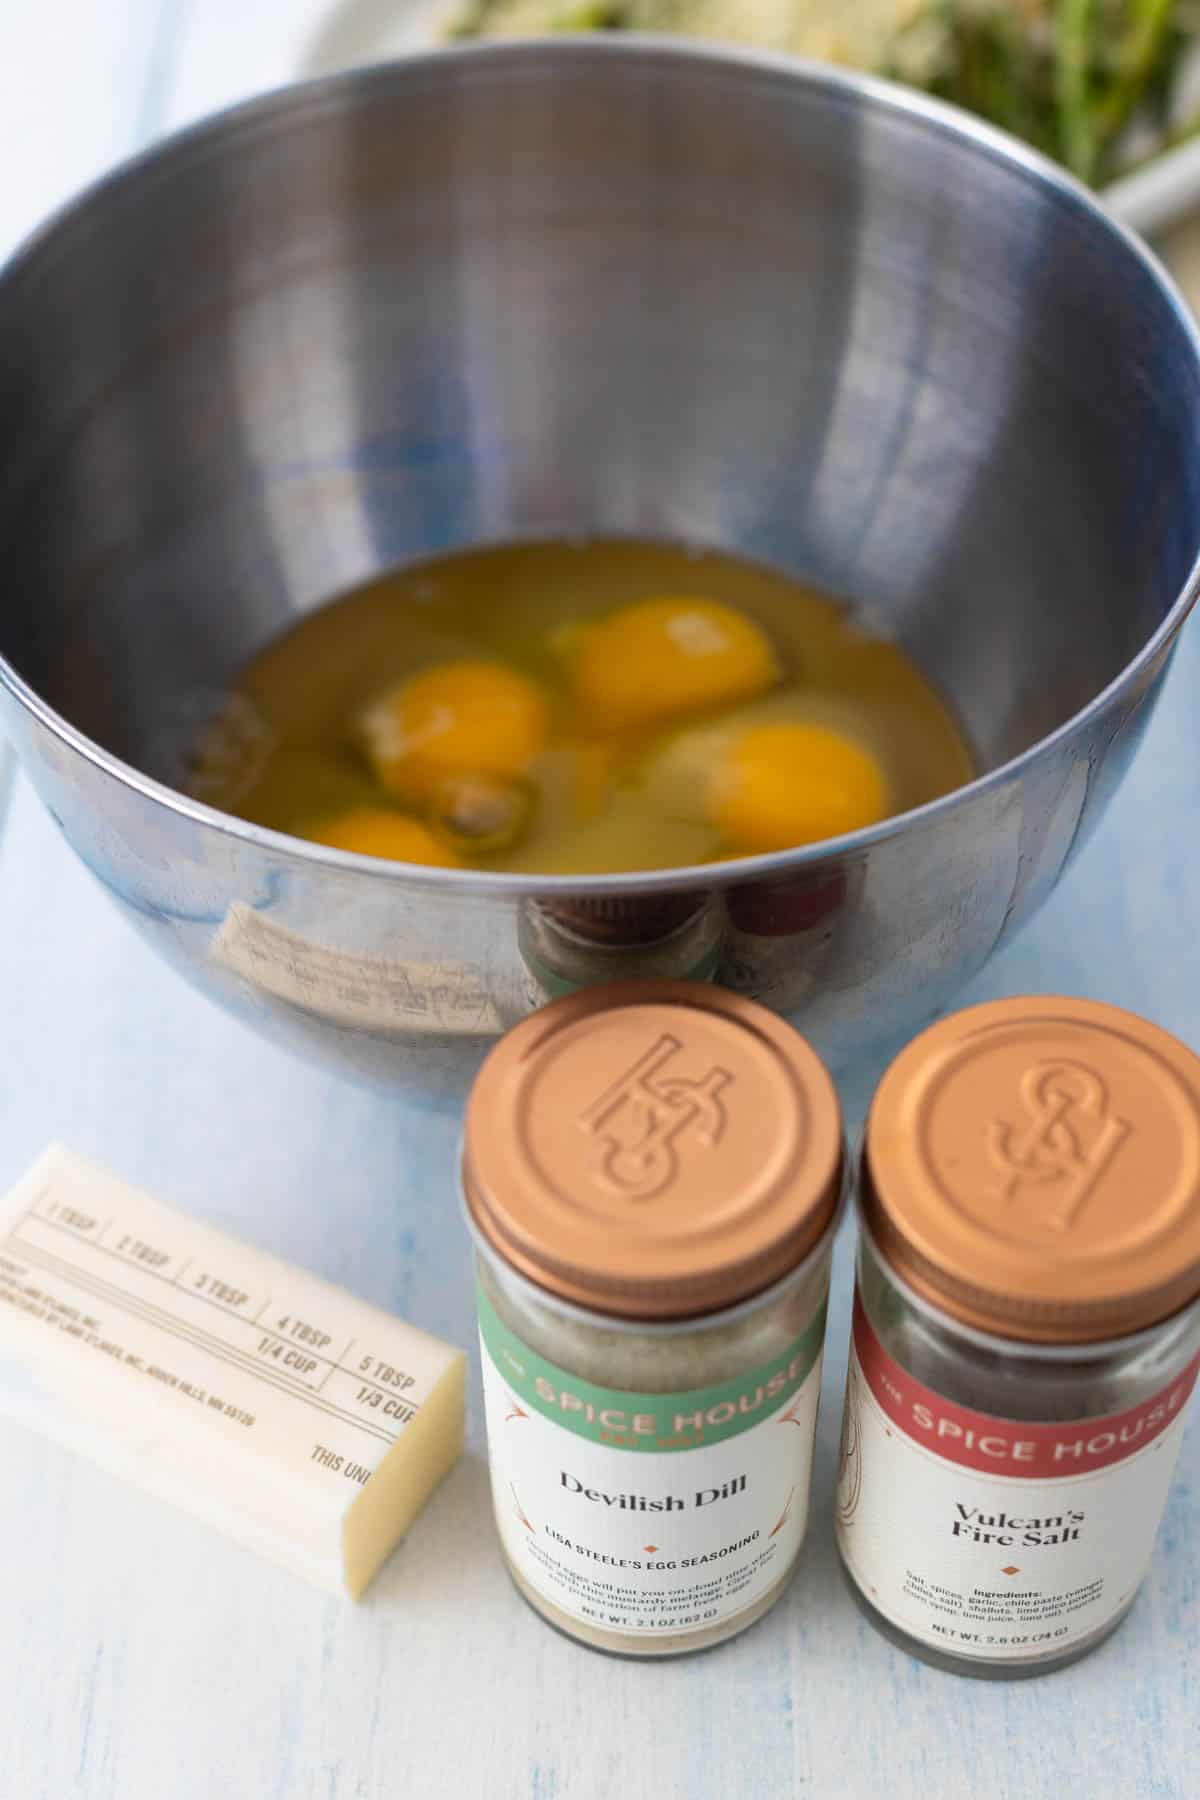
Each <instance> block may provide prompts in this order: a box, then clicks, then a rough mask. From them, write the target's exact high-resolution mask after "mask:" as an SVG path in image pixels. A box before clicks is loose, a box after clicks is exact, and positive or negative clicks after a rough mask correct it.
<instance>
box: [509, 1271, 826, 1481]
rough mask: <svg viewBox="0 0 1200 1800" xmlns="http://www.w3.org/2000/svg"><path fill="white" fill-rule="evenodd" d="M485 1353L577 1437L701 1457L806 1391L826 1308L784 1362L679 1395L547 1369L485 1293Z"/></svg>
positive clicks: (532, 1405)
mask: <svg viewBox="0 0 1200 1800" xmlns="http://www.w3.org/2000/svg"><path fill="white" fill-rule="evenodd" d="M478 1298H479V1335H480V1337H481V1339H482V1340H483V1346H484V1351H485V1353H486V1355H488V1356H489V1357H490V1358H491V1360H492V1362H493V1363H494V1364H495V1366H496V1368H497V1370H498V1371H499V1373H500V1375H501V1376H502V1377H503V1378H504V1380H505V1381H506V1382H507V1383H508V1386H509V1388H510V1389H511V1390H512V1393H513V1395H514V1397H515V1399H516V1400H517V1401H518V1402H519V1403H520V1404H521V1405H522V1406H528V1408H529V1409H530V1411H531V1412H538V1413H541V1415H542V1417H543V1418H545V1419H552V1420H553V1421H554V1423H555V1424H556V1425H561V1426H562V1427H563V1429H564V1430H566V1431H571V1432H574V1434H575V1436H576V1437H581V1438H587V1439H588V1440H589V1442H591V1443H594V1444H606V1445H607V1446H608V1447H609V1448H611V1449H617V1450H633V1451H637V1450H659V1451H661V1450H699V1449H701V1448H703V1447H705V1446H707V1445H710V1444H720V1443H723V1442H724V1441H725V1439H726V1438H732V1437H737V1436H738V1435H739V1434H740V1433H741V1432H743V1431H749V1430H750V1428H751V1426H752V1425H759V1424H761V1423H762V1421H763V1420H764V1419H768V1418H770V1416H771V1414H772V1413H774V1412H777V1411H778V1410H779V1408H780V1407H781V1406H784V1405H786V1404H787V1402H788V1401H789V1400H790V1399H791V1398H792V1396H793V1395H794V1394H796V1393H798V1392H799V1390H800V1388H801V1387H802V1386H803V1384H804V1381H805V1378H806V1377H807V1376H808V1375H809V1374H810V1373H811V1372H812V1370H813V1368H814V1366H815V1365H816V1362H817V1359H818V1358H819V1357H820V1354H821V1346H822V1343H823V1341H824V1337H825V1304H824V1302H822V1303H821V1307H820V1309H819V1311H818V1312H817V1313H815V1314H814V1316H813V1318H812V1319H811V1320H810V1322H809V1325H808V1328H807V1329H806V1330H805V1331H804V1332H802V1333H801V1335H800V1336H799V1337H798V1338H796V1339H794V1340H793V1342H792V1343H791V1344H790V1345H789V1347H788V1348H787V1349H786V1350H784V1351H782V1352H781V1353H780V1355H778V1356H775V1357H772V1359H771V1361H770V1362H765V1363H763V1364H761V1366H760V1367H759V1368H757V1369H754V1370H751V1371H750V1372H749V1373H748V1374H745V1375H739V1376H737V1377H736V1378H735V1379H734V1380H733V1381H721V1382H717V1383H716V1384H715V1385H714V1386H713V1387H704V1388H689V1389H688V1390H687V1391H686V1392H684V1393H678V1394H635V1393H630V1392H629V1391H628V1390H627V1389H624V1388H606V1387H597V1386H596V1385H595V1383H594V1382H591V1381H583V1380H582V1379H581V1378H580V1377H579V1376H578V1375H569V1374H568V1373H567V1371H566V1370H565V1369H560V1368H558V1367H556V1365H555V1364H554V1363H551V1362H547V1361H546V1360H545V1358H544V1357H541V1356H539V1355H538V1354H537V1352H536V1351H535V1350H531V1349H530V1348H529V1346H528V1344H526V1343H524V1342H523V1341H522V1340H521V1339H520V1338H519V1337H517V1335H516V1333H515V1332H512V1331H510V1330H509V1329H508V1326H507V1325H505V1324H503V1323H502V1322H501V1320H500V1318H499V1317H498V1316H497V1314H496V1311H495V1308H494V1307H493V1306H492V1304H491V1302H490V1301H489V1299H488V1297H487V1295H486V1294H485V1293H484V1292H483V1289H482V1288H480V1289H479V1290H478Z"/></svg>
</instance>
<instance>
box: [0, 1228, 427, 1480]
mask: <svg viewBox="0 0 1200 1800" xmlns="http://www.w3.org/2000/svg"><path fill="white" fill-rule="evenodd" d="M36 1205H37V1202H36V1201H35V1202H34V1205H33V1206H31V1207H30V1208H29V1210H28V1211H27V1212H26V1213H25V1215H24V1216H23V1217H22V1218H21V1219H20V1220H19V1221H18V1222H17V1223H16V1224H15V1225H14V1226H13V1227H12V1228H11V1230H10V1232H9V1233H8V1236H7V1238H6V1239H5V1240H4V1241H5V1242H6V1243H7V1244H8V1246H9V1247H10V1248H11V1249H12V1250H13V1251H14V1252H16V1253H17V1254H18V1255H19V1256H20V1257H21V1259H22V1260H23V1261H25V1262H27V1263H30V1264H32V1265H34V1266H35V1267H39V1268H41V1269H42V1270H44V1271H45V1272H46V1273H48V1274H51V1275H55V1276H57V1277H58V1278H59V1279H60V1280H65V1281H67V1282H69V1283H71V1284H72V1285H73V1286H75V1287H76V1288H78V1289H79V1290H80V1291H81V1292H83V1293H85V1294H90V1295H92V1296H94V1297H95V1298H97V1299H101V1300H104V1301H106V1302H108V1303H109V1304H110V1305H116V1306H117V1307H119V1308H120V1309H121V1310H122V1311H124V1312H125V1313H126V1314H127V1315H128V1316H129V1317H130V1318H131V1319H136V1320H138V1321H140V1322H141V1323H143V1324H147V1325H150V1326H152V1327H154V1328H155V1329H158V1330H160V1331H163V1332H165V1333H166V1334H167V1335H169V1336H171V1337H174V1338H176V1339H177V1340H179V1341H180V1342H182V1343H185V1344H187V1345H188V1346H189V1347H190V1348H192V1349H194V1350H198V1351H200V1352H202V1353H205V1354H207V1355H209V1356H211V1357H213V1358H214V1359H215V1360H217V1361H218V1362H222V1363H225V1364H226V1365H228V1366H229V1367H231V1368H234V1369H237V1370H240V1371H241V1373H243V1374H245V1375H248V1376H250V1377H252V1378H253V1379H254V1380H256V1381H260V1382H262V1383H264V1384H265V1385H267V1386H269V1387H272V1388H274V1389H275V1390H276V1391H278V1392H280V1393H283V1394H290V1395H292V1396H293V1397H294V1398H296V1399H298V1400H302V1401H303V1402H304V1403H305V1405H306V1406H309V1407H311V1408H312V1409H313V1410H316V1411H319V1412H322V1413H325V1414H327V1415H328V1416H330V1417H333V1418H336V1419H340V1420H341V1421H343V1422H344V1423H345V1424H347V1425H350V1426H353V1427H354V1428H355V1429H356V1430H359V1431H362V1432H365V1433H366V1434H367V1435H369V1436H371V1437H374V1438H377V1439H379V1440H380V1441H381V1442H384V1443H389V1444H390V1443H393V1442H394V1441H395V1438H396V1436H397V1435H398V1433H399V1431H400V1430H401V1429H403V1427H404V1426H405V1425H406V1424H408V1422H409V1421H410V1420H411V1419H412V1418H413V1417H414V1415H415V1414H416V1412H417V1411H418V1410H419V1404H420V1403H419V1402H418V1401H415V1400H412V1399H409V1398H407V1397H405V1396H403V1395H402V1394H400V1393H398V1392H397V1391H396V1385H397V1378H398V1376H399V1372H398V1371H395V1370H393V1369H391V1368H390V1367H389V1366H388V1365H386V1364H384V1363H381V1362H380V1361H379V1359H377V1358H373V1357H370V1356H366V1357H363V1358H362V1359H361V1366H360V1369H359V1370H357V1371H356V1370H354V1369H352V1368H349V1367H347V1366H346V1364H345V1361H344V1359H345V1358H346V1357H347V1356H348V1355H349V1353H350V1351H351V1349H352V1348H353V1344H354V1340H353V1339H351V1340H349V1341H348V1342H347V1344H346V1346H345V1348H344V1349H343V1350H341V1352H340V1354H339V1355H338V1357H337V1358H336V1359H335V1358H333V1357H331V1356H329V1355H327V1354H324V1353H323V1350H324V1348H327V1347H328V1346H329V1345H331V1344H332V1338H331V1337H330V1335H329V1334H327V1333H321V1332H319V1331H318V1330H317V1329H316V1328H314V1327H311V1326H307V1325H305V1324H304V1323H303V1321H301V1320H300V1319H298V1318H297V1317H296V1316H295V1315H294V1314H292V1313H291V1312H288V1313H285V1314H284V1315H283V1316H282V1318H281V1320H280V1324H281V1325H283V1326H285V1327H286V1326H287V1325H288V1324H294V1325H295V1326H296V1328H297V1329H298V1330H299V1331H301V1332H303V1333H304V1334H305V1336H306V1337H308V1338H316V1339H319V1340H321V1347H317V1346H316V1345H314V1344H313V1343H311V1342H307V1341H304V1340H303V1339H302V1340H301V1342H300V1343H299V1344H297V1343H295V1342H292V1341H290V1340H289V1339H288V1338H287V1337H286V1336H284V1335H282V1334H281V1332H280V1331H277V1330H275V1329H273V1328H272V1327H270V1326H264V1325H263V1324H261V1323H260V1320H261V1317H262V1314H263V1313H264V1312H265V1311H266V1310H267V1309H268V1308H269V1307H270V1306H271V1300H270V1298H269V1297H268V1298H267V1299H265V1300H264V1301H263V1302H262V1304H261V1305H260V1306H259V1307H258V1309H257V1311H256V1313H255V1315H254V1316H253V1317H250V1316H248V1315H247V1314H245V1313H240V1312H237V1311H235V1310H234V1309H233V1308H232V1307H230V1306H228V1305H226V1304H224V1303H222V1301H221V1300H219V1299H215V1298H213V1297H212V1296H211V1295H208V1294H204V1293H197V1292H194V1291H193V1290H192V1289H191V1288H189V1287H184V1286H182V1285H181V1283H182V1279H183V1276H184V1274H186V1272H187V1270H188V1269H189V1268H190V1267H191V1266H192V1262H193V1260H194V1259H191V1258H188V1259H186V1260H185V1261H184V1262H183V1264H182V1267H181V1268H179V1269H178V1272H177V1273H176V1274H174V1275H171V1274H166V1273H164V1272H163V1265H164V1264H166V1263H170V1262H171V1261H174V1260H176V1259H174V1258H171V1257H170V1256H169V1255H168V1254H167V1253H166V1252H162V1251H159V1252H154V1251H153V1250H152V1249H151V1248H150V1247H149V1246H146V1245H144V1244H141V1240H138V1239H136V1238H135V1239H134V1242H135V1243H136V1244H137V1245H138V1246H139V1247H140V1248H141V1250H143V1251H149V1254H148V1255H146V1256H138V1257H136V1258H131V1257H130V1256H129V1255H127V1254H123V1253H122V1252H121V1251H120V1250H117V1249H113V1248H111V1247H110V1246H109V1245H106V1244H104V1243H102V1242H100V1241H99V1240H100V1238H101V1237H102V1236H105V1235H107V1234H108V1232H109V1231H110V1230H111V1229H112V1226H113V1223H114V1222H113V1221H112V1220H108V1221H106V1222H105V1223H104V1225H103V1226H102V1227H100V1229H99V1230H97V1229H96V1227H97V1226H98V1225H99V1221H97V1220H86V1219H82V1218H81V1220H80V1222H79V1225H76V1224H75V1223H73V1222H71V1221H68V1222H66V1223H64V1222H61V1221H59V1220H57V1219H50V1218H46V1217H45V1216H44V1215H41V1214H39V1213H38V1212H37V1211H36ZM80 1226H84V1227H86V1229H87V1231H88V1233H89V1235H87V1236H83V1235H81V1230H80ZM36 1227H45V1228H47V1229H48V1230H49V1231H53V1232H55V1233H57V1234H59V1237H60V1242H61V1241H62V1240H65V1241H66V1242H67V1243H70V1244H72V1245H74V1246H75V1249H76V1251H80V1250H84V1251H90V1252H92V1253H93V1257H94V1258H97V1259H98V1258H99V1257H104V1258H105V1259H106V1261H107V1264H108V1265H109V1272H110V1274H111V1272H112V1265H115V1266H116V1268H118V1269H126V1270H130V1271H131V1272H134V1273H136V1274H138V1275H139V1276H141V1277H142V1278H144V1279H145V1280H147V1281H153V1282H156V1283H159V1284H161V1285H162V1286H163V1287H164V1288H166V1289H167V1290H168V1291H169V1292H171V1293H172V1294H173V1295H174V1296H176V1297H177V1299H178V1300H179V1301H180V1302H184V1301H191V1302H198V1303H200V1304H201V1305H203V1306H204V1307H205V1308H206V1309H208V1310H209V1311H210V1312H212V1313H214V1314H215V1315H217V1316H218V1317H219V1318H220V1319H222V1320H224V1321H227V1322H228V1325H229V1326H234V1325H238V1326H241V1327H243V1331H244V1334H245V1333H248V1334H249V1335H250V1336H251V1337H252V1339H253V1340H254V1342H253V1343H252V1344H251V1345H250V1347H245V1346H244V1345H243V1344H239V1343H238V1342H237V1341H236V1339H234V1338H229V1337H224V1336H221V1335H218V1333H217V1332H216V1331H214V1330H212V1329H209V1328H207V1327H206V1326H205V1324H203V1323H196V1322H194V1321H193V1320H192V1319H189V1318H186V1317H183V1316H181V1315H180V1313H179V1312H178V1311H170V1310H168V1309H167V1308H165V1307H162V1306H159V1305H158V1304H157V1303H155V1302H154V1301H153V1300H149V1299H146V1298H144V1297H142V1296H140V1295H138V1294H135V1293H132V1292H130V1291H129V1290H128V1289H127V1288H124V1287H122V1286H120V1285H119V1284H118V1283H117V1282H115V1281H114V1280H111V1279H105V1276H104V1275H103V1274H101V1273H100V1272H98V1271H97V1270H96V1269H94V1268H88V1267H86V1266H84V1265H83V1264H81V1263H80V1262H79V1261H76V1260H70V1259H68V1258H66V1257H63V1256H61V1255H59V1254H57V1252H56V1250H55V1249H53V1248H51V1247H49V1246H47V1245H45V1244H43V1243H40V1242H39V1241H38V1233H37V1231H36V1229H35V1228H36ZM93 1234H94V1235H93ZM129 1236H130V1234H128V1233H127V1234H126V1237H127V1238H128V1237H129ZM89 1260H91V1259H89ZM156 1264H157V1266H156ZM229 1291H233V1290H229ZM288 1356H290V1357H292V1358H293V1359H294V1366H293V1367H288V1366H287V1362H286V1361H285V1358H286V1357H288ZM268 1357H269V1358H271V1361H270V1362H269V1363H268V1362H267V1361H266V1360H265V1359H266V1358H268ZM371 1370H373V1371H374V1373H370V1372H368V1371H371ZM318 1371H321V1373H320V1378H319V1380H314V1379H313V1377H314V1376H316V1375H317V1373H318ZM333 1377H337V1378H338V1379H339V1380H341V1381H343V1382H345V1381H350V1382H352V1383H353V1384H354V1385H355V1389H356V1392H355V1402H356V1404H358V1405H359V1406H363V1405H367V1406H370V1407H372V1409H373V1410H374V1409H379V1408H381V1407H384V1406H386V1413H385V1415H384V1416H387V1417H389V1418H391V1419H394V1420H395V1422H396V1423H395V1428H394V1429H389V1428H388V1427H387V1426H386V1425H385V1424H384V1423H383V1419H382V1417H371V1418H364V1417H363V1416H362V1414H361V1413H360V1412H352V1411H349V1410H348V1409H347V1407H346V1406H344V1405H340V1404H338V1403H337V1401H336V1400H334V1399H333V1397H332V1396H327V1395H324V1393H323V1390H324V1388H325V1386H326V1383H327V1382H329V1381H330V1379H331V1378H333ZM389 1377H390V1378H391V1380H390V1381H389V1379H388V1378H389Z"/></svg>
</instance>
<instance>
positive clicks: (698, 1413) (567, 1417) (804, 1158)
mask: <svg viewBox="0 0 1200 1800" xmlns="http://www.w3.org/2000/svg"><path fill="white" fill-rule="evenodd" d="M842 1165H843V1157H842V1136H841V1120H840V1114H839V1111H838V1106H837V1099H836V1095H835V1093H834V1090H833V1086H832V1083H831V1082H830V1080H829V1077H828V1075H827V1074H826V1072H825V1070H824V1068H823V1067H822V1065H821V1063H820V1062H819V1061H818V1059H817V1058H816V1057H815V1056H814V1055H813V1053H812V1051H811V1050H810V1049H809V1048H808V1046H807V1045H806V1044H804V1043H803V1041H802V1040H801V1039H799V1038H798V1037H797V1036H796V1034H795V1033H794V1032H793V1031H791V1030H790V1029H789V1028H788V1027H787V1026H785V1025H783V1024H782V1023H781V1022H780V1021H779V1020H778V1019H776V1018H775V1017H774V1016H773V1015H771V1014H769V1013H766V1012H764V1011H763V1010H762V1009H761V1008H759V1007H757V1006H754V1005H752V1004H750V1003H748V1002H744V1001H741V1000H739V999H737V998H736V997H734V996H733V995H730V994H727V993H725V992H723V991H719V990H713V989H708V988H703V987H700V986H698V985H696V984H694V983H674V982H649V983H633V984H628V985H622V986H610V987H606V988H605V989H603V990H593V991H592V992H590V993H586V994H582V993H581V994H577V995H574V996H572V997H570V998H567V999H563V1000H560V1001H557V1002H556V1003H555V1004H554V1005H552V1006H550V1007H547V1008H546V1009H545V1010H543V1011H542V1012H540V1013H538V1014H536V1015H535V1016H534V1017H533V1018H531V1019H528V1020H527V1021H525V1022H524V1023H523V1024H522V1025H520V1026H518V1027H517V1029H516V1030H514V1031H513V1032H511V1033H510V1034H509V1035H508V1037H507V1038H505V1039H504V1040H502V1042H501V1043H500V1044H499V1045H498V1046H497V1048H496V1049H495V1050H494V1051H493V1052H492V1054H491V1056H490V1057H489V1058H488V1060H487V1062H486V1064H485V1065H484V1068H483V1071H482V1072H481V1074H480V1077H479V1080H478V1082H477V1083H476V1086H475V1089H474V1091H473V1093H472V1096H471V1101H470V1104H469V1107H468V1114H467V1130H466V1138H465V1143H464V1153H463V1183H464V1192H465V1196H466V1203H467V1211H468V1217H469V1219H470V1222H471V1225H472V1229H473V1232H474V1235H475V1240H476V1248H477V1254H476V1274H477V1280H478V1295H479V1328H480V1340H481V1345H482V1352H483V1373H484V1392H485V1403H486V1410H487V1428H488V1450H489V1460H490V1464H491V1473H492V1491H493V1499H494V1504H495V1514H496V1523H497V1528H498V1531H499V1535H500V1541H501V1545H502V1548H503V1550H504V1554H505V1556H506V1558H507V1560H508V1563H509V1567H510V1570H511V1572H512V1575H513V1579H514V1581H515V1582H516V1585H517V1587H518V1589H519V1590H520V1592H521V1593H522V1594H523V1595H524V1596H525V1597H526V1599H528V1600H529V1602H530V1603H531V1604H532V1605H533V1606H534V1607H535V1608H536V1609H537V1610H538V1611H539V1612H541V1613H542V1614H543V1615H544V1616H545V1617H546V1618H547V1619H549V1620H550V1621H551V1622H552V1623H554V1624H556V1625H558V1626H560V1627H561V1628H562V1629H564V1630H566V1631H568V1632H569V1633H571V1635H573V1636H575V1637H577V1638H579V1639H581V1640H582V1641H584V1642H586V1643H589V1644H594V1645H596V1646H598V1647H601V1648H604V1649H610V1650H621V1651H625V1652H627V1653H631V1654H635V1655H642V1656H662V1655H667V1654H672V1653H676V1652H679V1651H684V1650H691V1649H699V1648H702V1647H703V1646H705V1645H708V1644H713V1643H717V1642H719V1641H720V1640H721V1639H722V1638H725V1637H729V1636H731V1635H732V1634H733V1633H734V1632H737V1631H740V1630H742V1629H743V1628H744V1627H745V1626H747V1625H749V1624H751V1623H752V1622H753V1620H754V1619H756V1618H758V1617H760V1616H761V1614H762V1613H764V1612H765V1611H766V1610H767V1608H768V1607H769V1606H770V1605H771V1604H772V1603H773V1601H774V1600H775V1599H776V1598H777V1596H778V1595H779V1593H780V1592H781V1591H782V1589H783V1587H784V1585H785V1583H786V1581H787V1578H788V1576H789V1574H790V1573H791V1571H792V1568H793V1566H794V1564H795V1560H796V1557H797V1555H798V1553H799V1550H800V1546H801V1543H802V1542H803V1538H804V1532H805V1527H806V1523H807V1516H808V1490H809V1481H810V1475H811V1467H812V1450H813V1437H814V1433H815V1427H816V1412H817V1398H818V1394H819V1390H820V1370H821V1351H822V1345H823V1339H824V1326H825V1299H826V1294H827V1291H828V1283H829V1252H830V1242H831V1237H832V1231H833V1227H834V1225H835V1222H836V1216H837V1211H838V1203H839V1199H840V1192H841V1183H842Z"/></svg>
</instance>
